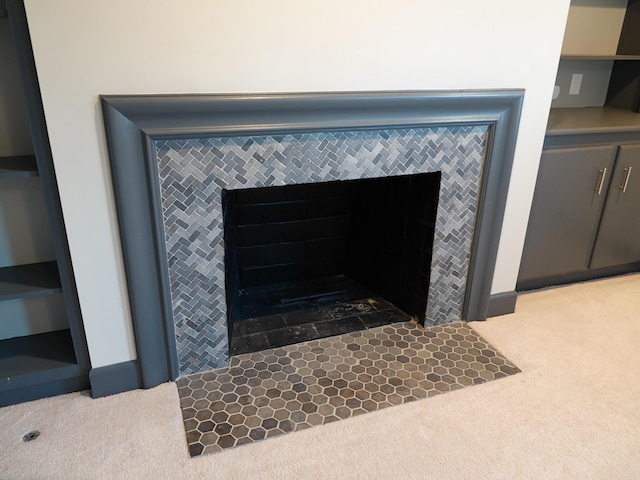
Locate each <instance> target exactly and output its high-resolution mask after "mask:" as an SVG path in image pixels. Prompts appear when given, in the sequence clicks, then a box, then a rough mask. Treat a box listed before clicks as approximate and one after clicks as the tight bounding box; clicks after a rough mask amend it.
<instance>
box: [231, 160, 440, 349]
mask: <svg viewBox="0 0 640 480" xmlns="http://www.w3.org/2000/svg"><path fill="white" fill-rule="evenodd" d="M440 176H441V175H440V172H435V173H424V174H416V175H404V176H394V177H383V178H373V179H359V180H345V181H333V182H320V183H310V184H296V185H285V186H278V187H263V188H249V189H239V190H223V191H222V208H223V223H224V243H225V294H226V301H227V325H228V330H229V339H230V342H229V344H230V354H231V355H235V354H240V353H246V352H252V351H259V350H264V349H266V348H271V347H278V346H282V345H288V344H292V343H298V342H300V341H305V340H310V339H315V338H323V337H327V336H332V335H339V334H343V333H348V332H351V331H356V330H362V329H365V328H370V327H375V326H380V325H384V324H389V323H393V322H397V321H402V320H407V319H409V318H410V317H414V318H416V319H417V320H418V321H420V322H421V323H424V320H425V311H426V305H427V296H428V290H429V278H430V271H431V253H432V246H433V236H434V230H435V220H436V212H437V207H438V195H439V189H440Z"/></svg>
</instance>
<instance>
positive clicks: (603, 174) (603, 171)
mask: <svg viewBox="0 0 640 480" xmlns="http://www.w3.org/2000/svg"><path fill="white" fill-rule="evenodd" d="M598 171H599V172H600V180H598V186H597V187H596V188H595V191H596V192H597V193H598V195H600V194H601V193H602V186H603V185H604V177H606V176H607V167H604V168H601V169H600V170H598Z"/></svg>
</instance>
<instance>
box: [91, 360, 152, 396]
mask: <svg viewBox="0 0 640 480" xmlns="http://www.w3.org/2000/svg"><path fill="white" fill-rule="evenodd" d="M89 381H90V383H91V394H92V396H93V398H100V397H106V396H107V395H114V394H116V393H122V392H127V391H129V390H136V389H138V388H142V383H141V380H140V369H139V368H138V361H137V360H130V361H128V362H122V363H116V364H114V365H107V366H104V367H98V368H92V369H91V371H90V372H89Z"/></svg>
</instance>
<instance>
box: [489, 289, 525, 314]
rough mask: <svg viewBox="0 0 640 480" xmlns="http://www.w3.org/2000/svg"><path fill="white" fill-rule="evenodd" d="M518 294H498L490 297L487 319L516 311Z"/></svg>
mask: <svg viewBox="0 0 640 480" xmlns="http://www.w3.org/2000/svg"><path fill="white" fill-rule="evenodd" d="M517 299H518V293H517V292H504V293H496V294H494V295H491V296H490V297H489V307H488V308H487V318H489V317H498V316H500V315H507V314H509V313H513V312H515V311H516V300H517Z"/></svg>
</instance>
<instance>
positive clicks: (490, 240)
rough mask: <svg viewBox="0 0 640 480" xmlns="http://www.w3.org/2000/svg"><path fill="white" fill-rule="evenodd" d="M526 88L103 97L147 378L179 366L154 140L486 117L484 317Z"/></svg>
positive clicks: (476, 272)
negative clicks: (172, 317) (176, 354)
mask: <svg viewBox="0 0 640 480" xmlns="http://www.w3.org/2000/svg"><path fill="white" fill-rule="evenodd" d="M523 97H524V92H523V91H521V90H488V91H486V90H485V91H440V92H438V91H435V92H424V91H418V92H341V93H301V94H246V95H122V96H113V95H110V96H104V97H102V108H103V113H104V119H105V128H106V132H107V142H108V149H109V156H110V162H111V170H112V179H113V184H114V192H115V197H116V207H117V213H118V221H119V226H120V235H121V242H122V248H123V256H124V264H125V270H126V277H127V287H128V292H129V297H130V305H131V315H132V319H133V327H134V333H135V340H136V347H137V352H138V365H139V368H140V374H141V375H140V377H141V386H142V387H144V388H150V387H153V386H155V385H158V384H160V383H162V382H165V381H167V380H170V379H175V378H176V376H177V372H178V370H177V365H176V358H175V345H174V340H173V325H172V323H171V321H170V317H171V305H170V300H169V299H170V295H169V292H168V280H167V259H166V249H165V245H164V239H163V235H162V228H163V225H162V212H161V206H160V202H159V201H158V198H159V192H158V184H157V172H156V168H157V166H156V165H155V159H154V158H153V157H154V155H153V152H154V148H153V143H154V142H155V141H157V140H163V139H183V138H203V137H222V136H234V135H266V134H278V133H292V132H295V133H301V132H317V131H341V130H363V129H389V128H399V127H403V128H404V127H436V126H456V125H484V126H487V127H488V128H489V133H488V139H487V153H486V159H485V165H484V170H483V175H482V186H481V193H480V198H479V199H478V210H477V216H476V229H475V234H474V239H473V247H472V256H471V264H470V269H469V273H468V281H467V290H466V297H465V305H464V315H463V316H464V318H465V319H467V320H474V319H484V318H486V317H487V308H488V302H489V295H490V289H491V282H492V279H493V273H494V268H495V261H496V256H497V250H498V242H499V238H500V231H501V227H502V219H503V215H504V208H505V203H506V196H507V191H508V187H509V179H510V176H511V167H512V161H513V153H514V149H515V142H516V136H517V131H518V123H519V119H520V110H521V107H522V100H523Z"/></svg>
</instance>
